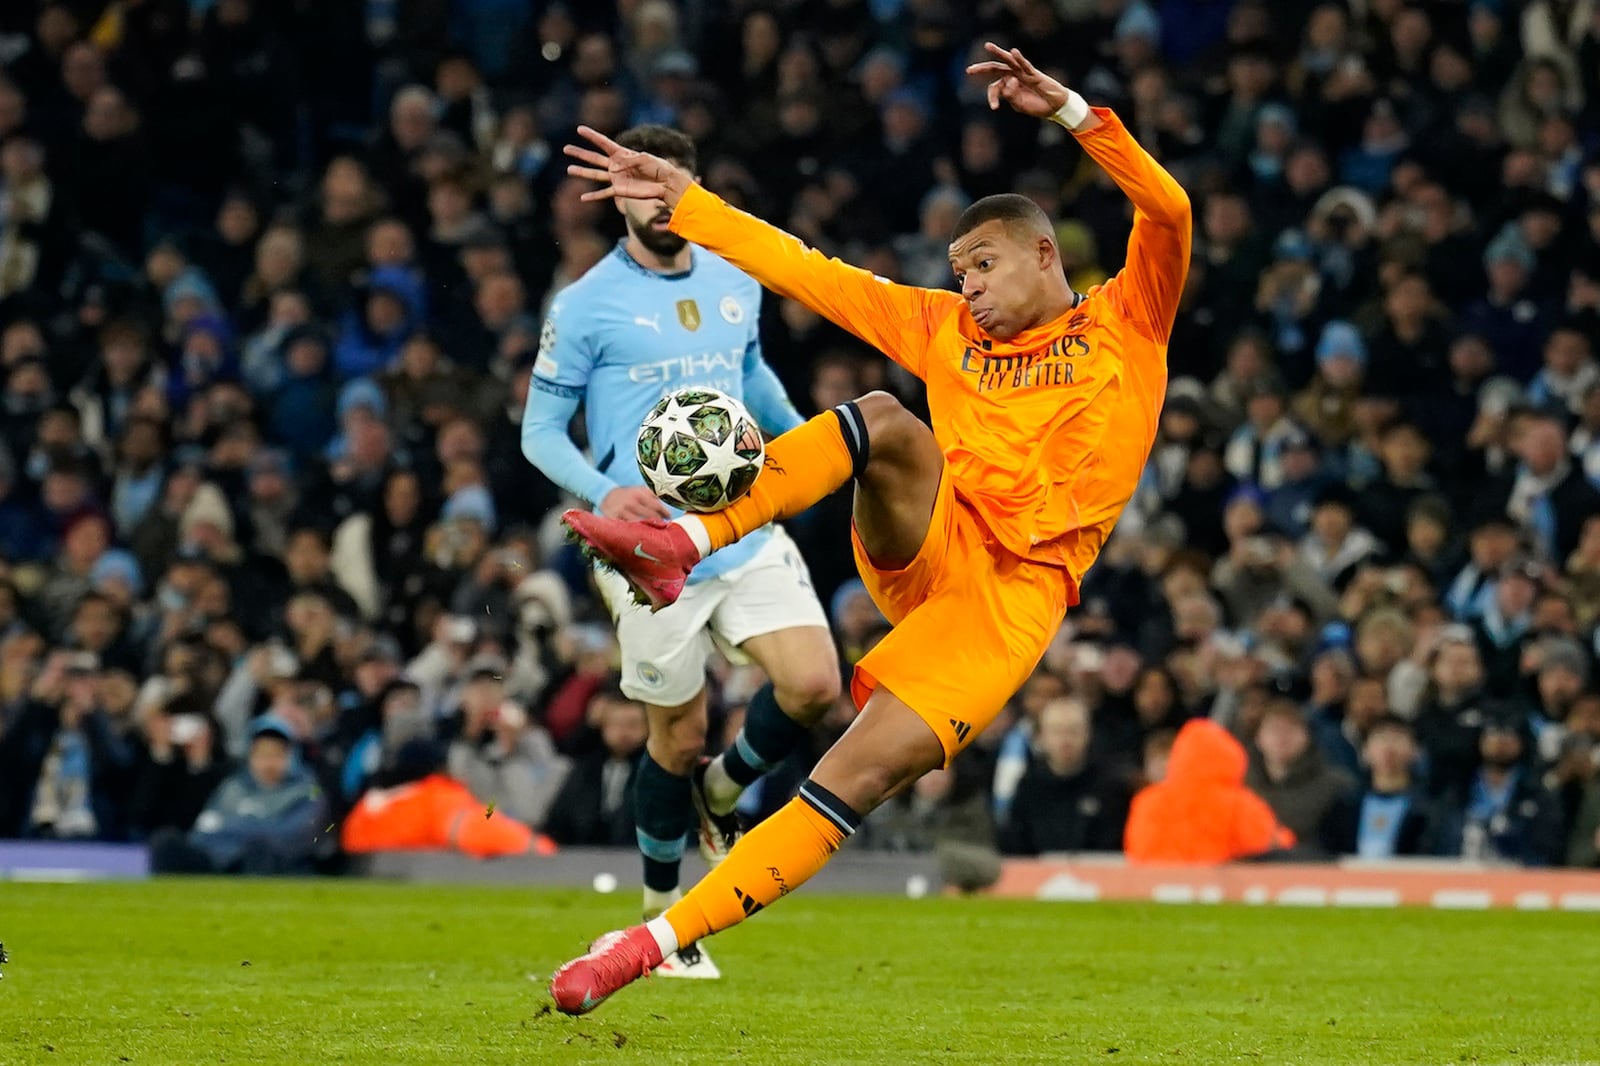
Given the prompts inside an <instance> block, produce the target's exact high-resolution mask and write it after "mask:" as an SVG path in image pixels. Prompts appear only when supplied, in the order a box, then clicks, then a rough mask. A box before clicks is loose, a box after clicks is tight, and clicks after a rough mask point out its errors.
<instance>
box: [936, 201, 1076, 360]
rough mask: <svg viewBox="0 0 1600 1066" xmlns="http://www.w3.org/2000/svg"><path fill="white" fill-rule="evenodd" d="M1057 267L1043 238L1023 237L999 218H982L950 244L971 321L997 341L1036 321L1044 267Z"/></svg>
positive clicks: (953, 264)
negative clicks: (997, 219) (994, 219)
mask: <svg viewBox="0 0 1600 1066" xmlns="http://www.w3.org/2000/svg"><path fill="white" fill-rule="evenodd" d="M1051 268H1055V269H1060V268H1059V266H1057V261H1056V258H1055V256H1054V254H1053V252H1052V251H1051V245H1050V242H1049V240H1048V239H1047V238H1044V237H1035V238H1033V239H1031V240H1025V239H1023V238H1022V237H1021V236H1020V235H1017V234H1014V233H1013V232H1012V230H1011V229H1010V228H1009V227H1007V226H1006V224H1005V223H1003V222H1000V221H990V222H985V223H983V224H982V225H980V226H976V227H974V228H973V229H972V230H970V231H968V232H967V233H965V234H963V235H962V236H961V237H959V238H957V239H956V240H955V241H954V242H952V243H951V245H950V269H951V270H953V271H954V272H955V276H956V282H957V284H959V285H960V287H961V295H962V296H964V297H965V298H966V300H967V306H968V308H969V309H970V310H971V312H972V320H973V321H974V322H976V323H977V324H978V327H979V328H980V329H982V330H983V331H984V332H985V333H987V334H989V335H990V336H991V337H994V338H995V339H996V340H1002V341H1006V340H1010V339H1011V338H1012V337H1015V336H1016V335H1017V334H1019V333H1021V332H1022V331H1023V330H1026V329H1029V328H1031V327H1033V326H1036V325H1038V324H1039V322H1038V317H1039V311H1038V310H1037V309H1038V307H1039V306H1040V303H1041V300H1042V298H1043V295H1044V279H1045V271H1046V270H1048V269H1051Z"/></svg>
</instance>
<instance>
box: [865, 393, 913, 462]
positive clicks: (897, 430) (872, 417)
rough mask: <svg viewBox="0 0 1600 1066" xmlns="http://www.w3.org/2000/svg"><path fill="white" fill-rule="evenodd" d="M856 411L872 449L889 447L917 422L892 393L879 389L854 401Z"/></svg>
mask: <svg viewBox="0 0 1600 1066" xmlns="http://www.w3.org/2000/svg"><path fill="white" fill-rule="evenodd" d="M855 404H856V410H858V411H860V412H861V419H862V421H863V422H865V423H866V426H867V436H868V438H869V439H870V440H871V441H872V446H873V448H874V449H876V448H878V447H879V445H880V444H881V445H886V446H887V445H890V444H892V443H893V442H894V441H895V440H896V439H897V438H900V437H903V436H904V435H905V434H906V433H907V432H908V431H909V430H910V429H911V427H912V425H913V424H914V423H916V422H917V416H916V415H914V414H912V413H911V412H910V411H908V410H906V408H905V404H903V403H901V402H900V400H899V399H898V398H897V397H895V396H894V395H893V394H892V393H888V392H884V391H882V390H881V389H880V390H878V391H876V392H869V393H867V394H866V395H865V396H862V397H861V398H859V399H857V400H856V401H855Z"/></svg>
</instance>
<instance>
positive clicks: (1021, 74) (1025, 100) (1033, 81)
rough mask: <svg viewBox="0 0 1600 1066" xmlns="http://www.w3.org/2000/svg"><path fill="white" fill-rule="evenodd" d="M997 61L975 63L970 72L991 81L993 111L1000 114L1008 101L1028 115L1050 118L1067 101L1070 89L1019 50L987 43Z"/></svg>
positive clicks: (990, 103) (990, 93)
mask: <svg viewBox="0 0 1600 1066" xmlns="http://www.w3.org/2000/svg"><path fill="white" fill-rule="evenodd" d="M983 47H984V50H985V51H987V52H988V53H989V54H990V55H991V56H993V57H994V58H993V59H987V60H984V61H983V62H981V63H973V64H972V65H971V66H969V67H967V73H968V74H973V75H978V76H982V77H987V78H991V79H992V80H991V81H990V82H989V110H991V111H997V110H999V108H1000V101H1002V100H1004V101H1005V102H1006V103H1008V104H1010V105H1011V106H1012V107H1013V108H1015V109H1016V110H1018V111H1020V112H1022V113H1023V114H1024V115H1032V116H1033V117H1034V118H1049V117H1050V116H1051V115H1053V114H1055V113H1056V112H1057V111H1059V110H1061V108H1062V106H1063V105H1064V104H1066V102H1067V87H1066V86H1065V85H1062V84H1061V83H1060V82H1059V81H1056V80H1055V79H1054V78H1052V77H1050V75H1048V74H1045V73H1042V72H1041V71H1040V70H1039V69H1038V68H1037V67H1035V66H1034V65H1033V64H1032V63H1030V62H1028V59H1027V57H1026V56H1024V55H1023V54H1022V51H1021V50H1020V49H1017V48H1001V47H1000V46H999V45H997V44H995V43H994V42H993V41H987V42H985V43H984V46H983Z"/></svg>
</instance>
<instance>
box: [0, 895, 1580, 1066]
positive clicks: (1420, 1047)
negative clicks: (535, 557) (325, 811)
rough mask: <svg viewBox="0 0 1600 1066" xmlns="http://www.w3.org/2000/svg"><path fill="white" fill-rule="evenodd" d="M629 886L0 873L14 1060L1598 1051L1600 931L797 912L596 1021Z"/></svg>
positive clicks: (803, 1060)
mask: <svg viewBox="0 0 1600 1066" xmlns="http://www.w3.org/2000/svg"><path fill="white" fill-rule="evenodd" d="M636 906H637V900H636V898H635V897H634V895H633V893H632V892H619V893H617V894H615V895H611V896H601V895H598V894H595V893H577V892H556V891H546V890H528V891H510V890H504V889H491V888H435V887H426V888H424V887H416V886H406V885H395V884H375V883H334V882H318V883H309V882H259V881H258V882H225V881H166V880H162V881H155V882H151V883H145V884H114V885H33V884H7V883H0V940H3V941H4V943H5V945H6V947H7V949H8V950H9V951H10V952H11V955H12V962H11V963H10V965H9V966H7V967H6V968H5V979H4V980H3V981H0V1063H5V1064H8V1066H10V1064H20V1063H121V1062H134V1063H184V1064H191V1063H210V1062H219V1063H296V1064H302V1063H350V1064H361V1063H383V1064H386V1066H387V1064H392V1063H450V1064H453V1066H454V1064H468V1063H473V1064H476V1063H522V1064H527V1063H532V1064H539V1066H543V1064H547V1063H548V1064H561V1063H641V1064H642V1063H648V1064H651V1066H657V1064H662V1063H722V1062H741V1063H752V1064H761V1066H777V1064H789V1063H794V1064H805V1066H813V1064H833V1063H840V1064H844V1063H872V1064H876V1063H885V1064H891V1063H892V1064H902V1063H906V1064H911V1063H916V1064H920V1063H963V1064H965V1063H983V1064H987V1063H994V1064H1006V1066H1010V1064H1013V1063H1090V1062H1093V1063H1115V1064H1118V1066H1122V1064H1126V1063H1222V1062H1240V1061H1243V1062H1261V1063H1275V1064H1276V1063H1383V1064H1400V1063H1427V1064H1430V1066H1434V1064H1441V1063H1578V1062H1596V1063H1600V1030H1597V1028H1596V1024H1595V1018H1596V1014H1595V1010H1596V1008H1595V996H1594V990H1595V988H1596V987H1597V985H1596V981H1597V976H1596V975H1597V974H1600V921H1597V920H1596V918H1595V916H1593V915H1583V914H1560V913H1541V914H1525V913H1515V912H1509V913H1508V912H1480V913H1461V912H1434V911H1422V910H1401V911H1345V910H1339V911H1327V910H1295V909H1259V908H1255V909H1253V908H1243V907H1160V906H1156V905H1110V904H1096V905H1083V904H1063V903H1029V902H1002V901H997V900H948V899H926V900H918V901H910V900H905V899H888V898H881V899H880V898H873V899H858V898H838V897H823V896H818V897H810V898H808V897H806V896H804V895H803V894H802V895H800V896H797V897H794V898H791V899H787V900H784V901H783V903H782V904H781V905H778V906H774V907H772V908H770V909H769V910H767V911H764V912H763V913H762V914H761V915H760V916H759V917H757V918H756V919H754V920H753V921H751V922H749V923H747V924H746V925H744V926H743V927H741V928H739V929H736V930H732V931H730V932H729V933H727V934H725V935H723V936H721V937H718V938H717V939H716V940H715V941H714V942H711V945H710V946H711V948H712V950H713V953H714V954H715V957H716V959H717V962H718V964H719V965H720V966H721V967H722V969H723V972H724V974H725V975H726V978H725V979H724V980H723V981H721V982H715V983H714V982H706V981H666V980H652V981H647V982H644V983H642V984H640V985H636V986H634V987H633V988H630V989H628V990H627V991H625V992H623V993H622V994H621V995H619V996H618V997H617V998H616V999H614V1000H613V1001H611V1002H610V1003H607V1004H606V1005H605V1006H604V1007H602V1008H600V1010H599V1011H598V1012H596V1013H595V1014H591V1015H589V1016H588V1017H586V1018H582V1019H569V1018H565V1017H562V1016H561V1015H558V1014H555V1013H552V1012H550V1011H549V1010H548V1009H547V1005H548V999H547V997H546V995H545V991H544V988H545V981H546V979H547V977H548V975H549V973H550V972H551V970H552V969H554V967H555V966H556V965H558V964H559V963H560V962H562V961H564V960H565V959H566V958H568V957H569V956H571V955H573V954H576V953H578V952H579V951H581V950H582V949H583V947H584V945H585V943H586V942H587V940H588V938H590V937H591V936H593V935H595V934H598V933H600V932H602V931H604V930H606V929H608V928H612V927H614V926H617V925H620V924H625V923H626V922H627V921H629V920H633V919H635V918H636Z"/></svg>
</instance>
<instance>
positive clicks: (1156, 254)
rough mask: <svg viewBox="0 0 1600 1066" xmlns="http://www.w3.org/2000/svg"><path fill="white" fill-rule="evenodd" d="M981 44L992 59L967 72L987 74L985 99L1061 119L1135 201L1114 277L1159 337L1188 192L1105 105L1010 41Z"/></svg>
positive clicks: (1173, 294)
mask: <svg viewBox="0 0 1600 1066" xmlns="http://www.w3.org/2000/svg"><path fill="white" fill-rule="evenodd" d="M984 47H985V48H986V49H988V52H989V55H990V57H991V58H990V59H988V60H985V61H983V62H981V63H974V64H972V65H971V66H969V67H968V68H967V73H968V74H972V75H976V76H981V77H988V78H990V79H991V80H990V82H989V106H990V107H991V108H998V107H999V106H1000V103H1001V101H1004V102H1005V103H1007V104H1010V105H1011V106H1012V107H1013V108H1014V109H1016V110H1017V111H1020V112H1021V113H1023V114H1025V115H1031V116H1033V117H1034V118H1039V119H1047V120H1049V121H1051V122H1056V123H1059V124H1060V125H1062V126H1064V127H1065V128H1066V129H1068V130H1070V131H1071V132H1072V135H1073V136H1074V137H1076V138H1077V140H1078V143H1079V144H1080V145H1082V146H1083V150H1084V151H1086V152H1088V153H1089V155H1090V156H1091V157H1092V158H1093V159H1094V161H1095V162H1097V163H1099V164H1100V165H1101V166H1102V167H1104V168H1105V170H1106V172H1107V173H1108V174H1110V175H1111V177H1112V179H1113V180H1114V181H1115V182H1116V183H1117V186H1118V187H1119V188H1120V189H1122V191H1123V193H1125V194H1126V195H1127V197H1128V199H1130V200H1132V201H1133V206H1134V208H1135V209H1136V213H1135V215H1134V220H1133V233H1132V235H1131V236H1130V237H1129V239H1128V260H1127V264H1126V266H1125V267H1124V268H1123V271H1122V273H1121V274H1120V275H1119V276H1118V284H1119V286H1120V287H1121V288H1122V290H1123V291H1122V296H1123V298H1124V300H1125V302H1126V304H1127V309H1128V311H1129V313H1130V317H1131V318H1132V320H1133V324H1134V325H1135V326H1136V327H1137V328H1139V329H1140V330H1141V332H1143V333H1144V334H1145V335H1146V336H1148V337H1150V338H1151V339H1152V340H1155V341H1157V342H1158V343H1162V344H1165V343H1166V340H1167V337H1168V336H1169V334H1170V333H1171V331H1172V320H1173V317H1174V316H1175V315H1176V314H1177V311H1178V297H1179V296H1180V295H1181V293H1182V292H1183V282H1184V278H1185V277H1186V276H1187V275H1188V272H1189V249H1190V243H1191V241H1192V237H1193V214H1192V211H1191V209H1190V206H1189V195H1188V193H1186V192H1184V191H1183V186H1181V185H1179V184H1178V183H1177V181H1176V180H1175V179H1174V178H1173V177H1172V175H1171V174H1168V173H1167V172H1166V171H1165V170H1164V169H1162V167H1161V164H1159V163H1157V162H1156V161H1155V160H1154V159H1153V158H1151V156H1150V153H1149V152H1146V151H1145V150H1144V148H1143V147H1141V146H1140V144H1139V142H1138V141H1136V140H1134V138H1133V135H1132V134H1131V133H1129V132H1128V131H1127V129H1126V128H1125V127H1124V126H1123V125H1122V122H1121V121H1120V120H1119V119H1118V118H1117V116H1116V115H1115V114H1113V113H1112V112H1111V111H1110V109H1108V108H1091V107H1089V105H1088V104H1087V103H1086V102H1085V101H1084V99H1083V97H1081V96H1079V95H1078V94H1077V93H1075V92H1073V91H1072V90H1071V89H1068V88H1067V87H1066V86H1065V85H1062V84H1061V83H1060V82H1059V81H1056V80H1055V79H1054V78H1052V77H1050V76H1049V75H1048V74H1045V73H1043V72H1041V71H1040V70H1039V69H1038V68H1036V67H1035V66H1034V65H1033V64H1032V63H1030V62H1029V61H1028V59H1027V57H1025V56H1024V55H1023V54H1022V53H1021V52H1020V51H1019V50H1017V49H1015V48H1010V49H1007V48H1001V47H1000V46H999V45H997V44H993V43H990V44H986V45H985V46H984Z"/></svg>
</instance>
